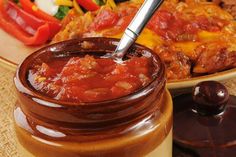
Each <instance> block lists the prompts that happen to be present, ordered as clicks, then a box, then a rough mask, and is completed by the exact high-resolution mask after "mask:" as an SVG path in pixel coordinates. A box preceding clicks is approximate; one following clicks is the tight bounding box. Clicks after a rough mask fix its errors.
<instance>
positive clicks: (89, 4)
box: [76, 0, 100, 11]
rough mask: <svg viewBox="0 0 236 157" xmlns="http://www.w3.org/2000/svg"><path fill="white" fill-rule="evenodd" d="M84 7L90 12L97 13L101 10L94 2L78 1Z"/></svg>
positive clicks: (90, 0)
mask: <svg viewBox="0 0 236 157" xmlns="http://www.w3.org/2000/svg"><path fill="white" fill-rule="evenodd" d="M76 1H77V2H78V3H79V4H80V5H81V6H82V7H84V8H85V9H86V10H89V11H95V10H98V9H99V8H100V6H99V5H97V4H96V3H95V2H93V0H76Z"/></svg>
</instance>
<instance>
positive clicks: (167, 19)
mask: <svg viewBox="0 0 236 157" xmlns="http://www.w3.org/2000/svg"><path fill="white" fill-rule="evenodd" d="M25 2H26V1H23V0H22V1H21V0H20V1H19V2H18V4H20V6H19V5H18V4H16V3H13V2H9V1H8V3H6V2H4V3H3V1H2V2H1V3H2V4H1V13H2V17H3V18H2V19H5V22H7V18H6V17H7V16H9V17H11V21H10V22H9V21H8V22H9V23H11V24H12V23H14V22H15V23H16V24H17V25H18V26H17V27H14V28H18V27H19V25H20V27H21V28H18V29H21V31H20V32H21V33H22V32H24V33H22V34H23V35H24V37H22V34H21V36H19V31H18V33H16V32H14V31H12V30H9V27H6V25H4V26H5V27H4V26H3V23H4V22H3V20H2V22H1V27H2V28H3V30H4V31H6V32H8V33H10V34H11V35H12V36H9V35H7V34H6V33H5V32H4V31H2V30H1V31H0V33H1V36H0V38H1V40H2V41H1V42H3V44H2V46H1V57H2V58H5V59H7V60H10V61H12V62H14V63H16V64H19V63H20V62H21V61H22V60H23V59H24V58H25V57H26V56H28V55H29V54H30V53H32V52H33V51H34V50H36V49H38V48H39V47H42V46H44V45H45V44H50V43H56V42H61V41H65V40H70V39H75V38H82V37H86V38H88V37H109V38H120V37H121V35H122V34H123V31H124V29H125V28H126V27H127V25H128V24H129V23H130V21H131V20H132V18H133V17H134V15H135V13H136V12H137V11H138V9H139V7H140V6H141V4H142V2H143V1H142V0H131V1H125V2H122V3H115V2H114V1H112V0H107V1H99V3H97V4H95V5H94V4H93V5H85V4H83V3H80V2H79V0H77V1H70V0H69V1H66V2H68V3H65V4H60V3H59V1H56V2H57V3H58V4H57V5H51V6H50V5H48V6H47V7H45V6H44V7H41V8H50V7H51V9H48V10H44V12H43V11H41V10H40V6H41V5H42V4H39V3H37V1H35V3H32V2H29V3H27V4H25ZM75 2H78V3H75ZM215 2H216V1H215ZM78 4H80V5H78ZM87 4H88V3H87ZM221 4H222V3H221ZM100 5H101V6H100ZM29 6H30V7H29ZM227 6H228V7H227ZM17 7H18V8H17ZM223 7H225V8H226V9H228V8H229V4H228V3H227V1H226V2H225V3H224V5H223ZM65 8H66V9H65ZM81 8H82V9H81ZM14 9H15V12H17V13H18V12H19V13H20V11H22V10H23V11H25V12H27V13H29V14H31V15H33V17H37V18H38V21H37V20H36V22H35V21H33V24H32V23H27V20H26V24H25V25H23V26H22V23H21V24H20V23H19V22H18V23H17V19H18V21H19V17H21V14H19V13H18V14H17V15H18V16H16V15H15V14H14V12H12V10H13V11H14ZM53 9H56V10H57V11H54V12H53ZM85 10H87V11H85ZM45 12H47V15H49V14H50V16H45ZM230 12H231V13H232V14H230V13H229V12H227V11H225V10H223V9H222V8H221V7H220V6H219V5H217V4H216V3H213V2H195V1H194V0H186V1H185V2H178V1H177V0H166V1H165V2H164V3H163V5H162V6H161V8H160V9H159V11H157V12H156V13H155V14H154V16H153V17H152V19H151V20H150V22H149V23H148V24H147V26H146V28H145V29H144V30H143V32H142V33H141V35H140V37H139V38H138V40H137V43H139V44H141V45H144V46H146V47H148V48H150V49H152V50H153V51H155V52H156V53H157V54H158V55H159V56H160V58H161V59H162V61H163V62H164V63H165V66H166V75H167V79H168V85H167V86H168V88H169V89H171V90H172V91H178V92H179V91H185V90H186V89H188V88H190V87H192V86H193V85H195V84H196V83H198V82H200V81H204V80H218V81H222V80H226V79H230V78H233V77H235V76H236V70H235V69H234V68H235V66H236V63H235V61H236V35H235V34H236V22H235V21H234V18H233V16H232V15H234V14H233V11H232V10H231V11H230ZM23 15H24V14H23ZM23 15H22V17H23ZM24 16H25V15H24ZM4 17H5V18H4ZM28 18H30V19H31V20H32V17H28ZM14 20H15V21H14ZM34 20H35V19H34ZM60 20H61V21H60ZM27 24H29V25H30V26H32V28H35V29H33V30H32V29H29V28H27V27H26V26H27ZM36 24H37V25H36ZM35 25H36V26H35ZM45 25H48V28H47V29H48V30H47V31H45V32H47V33H43V34H44V35H43V38H42V37H41V36H40V30H42V28H41V27H43V26H45ZM58 25H59V26H58ZM33 26H34V27H33ZM27 31H28V32H27ZM37 35H38V36H37ZM25 36H26V37H27V38H26V37H25ZM45 36H46V37H45ZM14 37H15V38H17V39H18V40H17V39H15V38H14ZM36 37H37V38H36ZM29 38H30V39H32V38H33V39H34V40H29ZM36 39H37V40H36ZM19 40H20V41H19ZM49 41H50V42H49ZM22 43H24V44H25V45H27V46H25V45H24V44H22ZM38 46H39V47H38ZM9 51H11V52H10V53H9Z"/></svg>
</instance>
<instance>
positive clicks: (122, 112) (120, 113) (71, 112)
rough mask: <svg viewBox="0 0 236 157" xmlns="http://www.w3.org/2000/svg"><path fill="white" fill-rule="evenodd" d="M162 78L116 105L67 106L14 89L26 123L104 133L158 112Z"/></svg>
mask: <svg viewBox="0 0 236 157" xmlns="http://www.w3.org/2000/svg"><path fill="white" fill-rule="evenodd" d="M163 75H164V72H162V73H161V75H160V76H158V78H157V79H156V80H155V81H153V82H152V83H151V84H150V85H148V86H147V87H145V88H143V89H142V90H141V91H139V92H136V93H133V94H131V95H128V96H126V98H125V99H117V101H107V102H105V103H103V102H101V103H97V104H93V105H76V106H66V105H64V104H58V103H53V102H47V101H45V100H42V99H38V98H35V97H31V96H29V95H27V94H25V93H24V92H22V90H19V88H18V87H17V91H18V92H17V93H18V95H19V96H18V97H19V100H18V101H19V104H20V107H21V109H22V111H23V113H24V114H25V115H26V116H27V117H28V119H29V120H32V121H37V123H40V124H41V125H44V126H53V127H56V126H58V127H59V126H63V127H65V128H72V129H81V130H87V129H88V130H91V129H103V128H107V127H114V126H117V125H123V124H127V123H130V122H133V121H136V120H138V119H141V118H144V117H146V116H148V115H150V114H151V113H153V112H154V111H155V110H157V109H158V108H160V106H161V105H162V96H163V93H164V89H165V79H164V77H163ZM15 81H17V79H15ZM15 83H16V84H18V82H15Z"/></svg>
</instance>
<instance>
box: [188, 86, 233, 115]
mask: <svg viewBox="0 0 236 157" xmlns="http://www.w3.org/2000/svg"><path fill="white" fill-rule="evenodd" d="M192 97H193V100H194V103H195V104H194V107H195V108H194V109H196V111H197V112H198V113H199V114H201V115H217V114H220V113H221V112H223V111H224V109H225V105H226V104H227V102H228V100H229V93H228V90H227V89H226V87H225V86H224V85H223V84H221V83H219V82H216V81H205V82H200V83H198V84H197V85H196V86H195V87H194V88H193V91H192Z"/></svg>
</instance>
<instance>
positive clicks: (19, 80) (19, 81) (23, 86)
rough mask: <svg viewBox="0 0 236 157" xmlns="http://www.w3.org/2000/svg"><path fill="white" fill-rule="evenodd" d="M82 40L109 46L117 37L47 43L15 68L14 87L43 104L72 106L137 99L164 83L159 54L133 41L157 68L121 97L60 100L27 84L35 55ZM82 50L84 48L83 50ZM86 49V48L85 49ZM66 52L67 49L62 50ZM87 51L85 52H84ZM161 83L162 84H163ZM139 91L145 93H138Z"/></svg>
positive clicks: (163, 72) (135, 47)
mask: <svg viewBox="0 0 236 157" xmlns="http://www.w3.org/2000/svg"><path fill="white" fill-rule="evenodd" d="M84 41H89V42H92V43H99V44H97V45H101V42H103V43H106V44H110V45H111V46H117V44H118V42H119V40H118V39H114V38H105V37H90V38H78V39H71V40H67V41H62V42H58V43H54V44H51V45H48V46H46V47H43V48H41V49H39V50H37V51H35V52H33V53H32V54H30V55H29V56H28V57H27V58H26V59H25V60H24V61H23V62H22V63H21V64H20V65H19V66H18V68H17V72H16V75H15V77H14V83H15V87H16V88H17V90H18V91H19V92H21V93H23V94H25V95H27V96H28V97H31V98H33V99H35V100H39V101H40V102H41V104H43V105H45V106H50V107H52V106H54V107H70V106H71V107H73V106H94V105H96V106H97V105H100V106H101V105H106V104H111V103H113V102H116V103H119V102H124V101H126V100H127V99H129V100H130V99H131V100H135V99H137V96H136V95H139V98H140V97H143V96H145V95H146V94H150V93H151V92H152V91H153V90H154V88H155V87H156V86H159V85H160V84H162V83H164V85H165V81H166V80H165V66H164V63H163V62H162V61H161V59H160V58H159V56H158V55H157V54H156V53H155V52H153V50H151V49H149V48H147V47H145V46H143V45H140V44H137V43H135V44H134V45H133V46H132V48H134V49H135V50H140V51H145V52H148V53H149V54H151V57H152V58H153V60H154V61H153V63H154V64H155V68H159V69H155V70H154V71H155V72H154V73H155V75H154V76H153V79H152V81H151V82H150V83H149V84H148V85H146V86H144V87H142V88H139V89H138V90H136V91H134V92H132V93H130V94H128V95H125V96H122V97H118V98H115V99H108V100H104V101H96V102H71V101H62V100H56V99H54V98H50V97H49V96H46V95H44V94H42V93H40V92H37V91H36V90H35V89H34V88H33V87H31V86H30V85H29V83H28V82H27V80H28V79H27V77H28V75H27V71H28V70H29V68H30V66H31V65H32V63H33V62H34V60H35V59H37V57H38V56H39V55H43V54H44V53H47V52H48V51H50V53H54V52H59V51H56V50H60V49H61V50H60V51H63V48H65V47H67V46H68V45H71V44H78V43H81V42H84ZM83 51H84V50H83ZM85 51H86V50H85ZM87 51H91V50H89V49H88V50H87ZM64 52H67V51H64ZM85 53H87V52H85ZM164 85H163V86H164ZM141 93H145V95H144V94H142V95H140V94H141Z"/></svg>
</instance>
